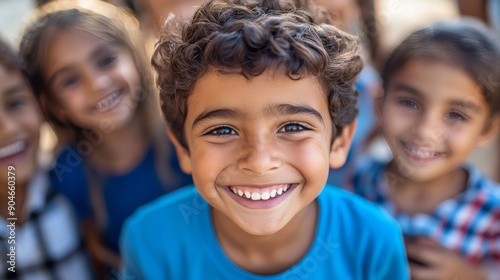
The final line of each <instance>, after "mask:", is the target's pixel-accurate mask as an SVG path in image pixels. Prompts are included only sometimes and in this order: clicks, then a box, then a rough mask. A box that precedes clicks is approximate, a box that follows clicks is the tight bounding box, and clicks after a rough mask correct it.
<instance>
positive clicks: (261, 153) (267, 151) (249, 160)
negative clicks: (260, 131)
mask: <svg viewBox="0 0 500 280" xmlns="http://www.w3.org/2000/svg"><path fill="white" fill-rule="evenodd" d="M242 150H243V153H242V156H241V158H240V159H239V160H238V168H239V169H240V170H243V171H246V172H251V173H253V174H256V175H265V174H266V173H269V172H272V171H274V170H277V169H278V168H279V167H280V166H281V160H280V159H279V157H277V156H276V150H275V147H274V144H273V143H272V141H270V140H266V139H262V137H261V138H260V139H257V138H254V139H252V140H250V141H247V143H245V144H244V147H242Z"/></svg>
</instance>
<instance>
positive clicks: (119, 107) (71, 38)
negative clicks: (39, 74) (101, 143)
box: [43, 29, 141, 130]
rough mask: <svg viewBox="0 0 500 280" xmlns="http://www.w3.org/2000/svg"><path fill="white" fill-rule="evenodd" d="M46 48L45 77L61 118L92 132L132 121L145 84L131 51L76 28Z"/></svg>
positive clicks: (62, 34) (58, 36)
mask: <svg viewBox="0 0 500 280" xmlns="http://www.w3.org/2000/svg"><path fill="white" fill-rule="evenodd" d="M47 49H48V52H47V55H46V56H45V57H44V58H45V60H44V61H45V63H44V64H43V65H44V69H43V73H44V78H45V81H46V83H47V85H48V88H49V90H50V94H51V95H53V97H54V100H55V101H56V102H55V103H56V104H53V106H54V107H53V111H54V112H55V113H56V115H57V116H58V117H59V118H60V119H62V120H63V121H67V122H71V123H73V124H75V125H77V126H78V127H81V128H86V129H93V130H97V129H100V128H101V127H102V126H103V122H104V121H106V123H107V124H111V126H112V127H113V128H114V129H120V128H121V127H123V126H125V125H127V124H128V123H129V122H130V120H131V119H132V118H133V117H134V115H135V112H136V107H137V101H138V98H139V96H138V92H139V91H140V89H141V84H140V78H139V74H138V72H137V68H136V66H135V63H134V60H133V58H132V55H131V54H130V52H129V51H128V50H126V49H125V48H124V47H121V46H118V45H116V44H112V43H109V42H106V41H104V40H103V39H100V38H99V37H97V36H96V35H93V34H90V33H88V32H83V31H78V30H75V29H66V30H62V31H61V32H59V33H58V34H57V35H55V36H54V38H53V39H52V40H51V43H50V45H49V47H48V48H47ZM113 95H115V97H114V96H113Z"/></svg>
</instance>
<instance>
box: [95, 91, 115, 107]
mask: <svg viewBox="0 0 500 280" xmlns="http://www.w3.org/2000/svg"><path fill="white" fill-rule="evenodd" d="M119 95H120V92H119V91H115V92H113V93H112V94H110V95H109V96H108V97H106V98H104V99H102V100H101V101H99V102H98V103H97V105H95V108H96V109H101V108H104V107H107V106H108V105H109V104H111V102H113V101H115V99H116V98H117V97H118V96H119Z"/></svg>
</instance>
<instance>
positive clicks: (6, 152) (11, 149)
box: [0, 141, 26, 159]
mask: <svg viewBox="0 0 500 280" xmlns="http://www.w3.org/2000/svg"><path fill="white" fill-rule="evenodd" d="M25 148H26V143H25V142H24V141H17V142H14V143H12V144H10V145H7V146H4V147H1V148H0V159H3V158H6V157H10V156H12V155H15V154H17V153H19V152H21V151H23V150H24V149H25Z"/></svg>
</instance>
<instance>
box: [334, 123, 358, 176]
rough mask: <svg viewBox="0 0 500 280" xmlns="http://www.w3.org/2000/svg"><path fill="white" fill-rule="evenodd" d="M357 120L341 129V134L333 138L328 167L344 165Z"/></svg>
mask: <svg viewBox="0 0 500 280" xmlns="http://www.w3.org/2000/svg"><path fill="white" fill-rule="evenodd" d="M357 124H358V119H355V120H354V121H353V122H352V123H351V124H349V125H348V126H345V127H344V128H343V129H342V133H341V134H340V135H338V136H337V138H335V140H334V141H333V144H332V148H331V149H330V167H331V168H339V167H342V165H344V163H345V161H346V159H347V155H348V154H349V149H350V148H351V143H352V138H353V137H354V133H355V132H356V126H357Z"/></svg>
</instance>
